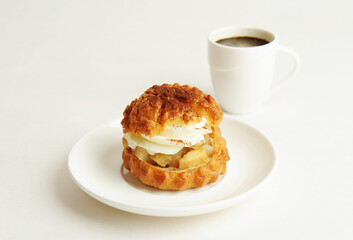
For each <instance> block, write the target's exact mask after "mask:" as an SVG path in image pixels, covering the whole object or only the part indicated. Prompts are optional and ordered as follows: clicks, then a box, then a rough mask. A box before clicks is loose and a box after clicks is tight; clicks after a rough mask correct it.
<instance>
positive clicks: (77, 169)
mask: <svg viewBox="0 0 353 240" xmlns="http://www.w3.org/2000/svg"><path fill="white" fill-rule="evenodd" d="M221 130H222V135H223V136H224V138H225V139H226V141H227V146H228V151H229V155H230V158H231V160H230V161H229V162H228V163H227V172H226V174H225V175H224V176H223V177H221V178H220V179H219V180H218V181H217V182H216V183H213V184H209V185H207V186H205V187H203V188H197V189H190V190H185V191H162V190H157V189H154V188H151V187H148V186H145V185H144V184H142V183H140V182H139V181H138V180H137V179H135V178H134V177H132V176H131V175H130V173H129V172H128V171H126V170H125V169H124V167H123V166H122V159H121V155H122V150H123V147H122V144H121V139H122V129H121V126H120V121H118V120H117V121H112V122H109V123H106V124H104V125H102V126H100V127H98V128H96V129H94V130H92V131H91V132H89V133H88V134H87V135H86V136H84V137H83V138H82V139H81V140H79V141H78V142H77V143H76V144H75V146H74V147H73V148H72V150H71V152H70V155H69V160H68V166H69V170H70V173H71V176H72V178H73V180H74V181H75V182H76V183H77V185H78V186H79V187H81V188H82V189H83V190H84V191H85V192H86V193H88V194H89V195H91V196H92V197H94V198H95V199H97V200H99V201H101V202H103V203H105V204H107V205H110V206H112V207H115V208H118V209H121V210H124V211H128V212H132V213H137V214H143V215H151V216H165V217H177V216H190V215H198V214H204V213H209V212H214V211H217V210H220V209H224V208H227V207H230V206H233V205H235V204H236V203H238V202H239V201H241V200H243V199H244V198H245V197H247V196H249V195H250V194H251V193H253V192H254V191H255V190H257V189H258V188H259V187H260V186H261V185H263V183H264V182H265V180H267V179H268V177H269V176H270V175H271V173H272V172H273V170H274V168H275V165H276V153H275V149H274V147H273V145H272V144H271V142H270V141H269V140H268V139H267V138H266V137H265V136H264V135H263V134H262V133H260V132H259V131H258V130H256V129H254V128H253V127H250V126H249V125H247V124H245V123H243V122H240V121H238V120H235V119H232V118H230V117H228V116H225V117H224V118H223V122H222V124H221Z"/></svg>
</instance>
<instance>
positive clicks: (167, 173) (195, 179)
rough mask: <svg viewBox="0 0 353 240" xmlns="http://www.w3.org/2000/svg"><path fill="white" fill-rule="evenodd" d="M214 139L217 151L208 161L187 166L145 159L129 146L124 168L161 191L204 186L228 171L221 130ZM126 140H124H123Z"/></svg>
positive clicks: (125, 152)
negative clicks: (135, 153) (161, 163)
mask: <svg viewBox="0 0 353 240" xmlns="http://www.w3.org/2000/svg"><path fill="white" fill-rule="evenodd" d="M210 136H211V137H212V139H213V144H212V145H213V147H214V151H213V153H212V155H210V156H209V158H208V161H207V163H204V164H201V165H199V166H196V167H191V168H188V169H178V168H164V167H160V166H158V165H157V166H156V165H153V164H151V163H149V162H146V161H142V160H140V159H139V158H137V157H136V156H135V155H134V154H133V150H132V149H131V148H130V147H127V146H126V147H125V148H124V151H123V156H122V158H123V162H124V167H125V168H126V169H127V170H129V171H130V173H131V175H132V176H134V177H136V178H137V179H139V180H140V181H141V182H142V183H144V184H146V185H148V186H152V187H155V188H158V189H162V190H185V189H189V188H197V187H203V186H205V185H206V184H209V183H213V182H216V181H217V179H218V177H219V175H223V174H225V172H226V162H227V161H228V160H229V155H228V150H227V147H226V142H225V140H224V138H223V137H222V136H221V135H220V130H219V128H218V129H215V131H214V132H213V133H212V134H210ZM123 141H124V140H123Z"/></svg>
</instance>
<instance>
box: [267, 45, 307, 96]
mask: <svg viewBox="0 0 353 240" xmlns="http://www.w3.org/2000/svg"><path fill="white" fill-rule="evenodd" d="M276 50H277V51H278V52H284V53H288V54H289V55H291V56H292V57H293V59H294V66H293V69H292V71H290V72H289V74H288V75H287V76H285V77H284V78H283V79H282V80H280V81H279V82H277V83H275V84H273V85H272V86H271V88H270V94H269V95H272V93H274V92H275V91H277V90H278V89H279V88H280V87H282V86H283V85H284V84H285V83H287V82H288V81H289V80H291V79H292V78H293V77H294V76H295V75H296V74H297V73H298V71H299V68H300V58H299V56H298V54H297V53H296V52H295V51H293V50H292V49H290V48H288V47H284V46H277V49H276Z"/></svg>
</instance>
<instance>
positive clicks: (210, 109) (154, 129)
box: [121, 84, 223, 136]
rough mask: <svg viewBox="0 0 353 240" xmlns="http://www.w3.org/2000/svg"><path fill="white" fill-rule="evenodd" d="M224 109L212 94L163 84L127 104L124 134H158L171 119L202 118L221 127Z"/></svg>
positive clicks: (188, 120)
mask: <svg viewBox="0 0 353 240" xmlns="http://www.w3.org/2000/svg"><path fill="white" fill-rule="evenodd" d="M222 115H223V113H222V110H221V109H220V107H219V106H218V104H217V103H216V101H215V100H214V98H213V97H212V96H210V95H207V94H204V93H203V92H202V91H200V90H199V89H198V88H195V87H190V86H188V85H183V86H181V85H179V84H173V85H171V84H163V85H160V86H159V85H154V86H153V87H151V88H149V89H147V90H146V91H145V93H144V94H142V95H141V96H140V97H139V98H138V99H135V100H134V101H132V102H131V104H130V105H128V106H127V107H126V109H125V111H124V118H123V120H122V121H121V124H122V126H123V129H124V133H126V132H133V133H136V134H145V135H149V136H151V135H155V134H158V133H159V132H161V131H163V129H164V127H165V123H167V122H168V121H182V122H184V123H188V122H190V121H194V120H197V119H200V118H201V117H204V118H206V120H207V121H208V122H209V123H210V124H211V125H216V126H218V125H219V123H220V121H221V119H222Z"/></svg>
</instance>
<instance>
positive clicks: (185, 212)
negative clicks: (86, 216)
mask: <svg viewBox="0 0 353 240" xmlns="http://www.w3.org/2000/svg"><path fill="white" fill-rule="evenodd" d="M224 119H227V120H230V121H234V122H236V123H237V124H240V125H242V127H244V126H245V127H247V128H250V129H251V130H252V131H255V132H256V133H257V134H259V135H260V136H261V137H262V138H263V139H264V140H265V141H266V142H267V144H268V146H269V147H270V148H271V150H272V152H273V159H272V163H273V164H272V166H271V168H270V170H269V171H268V173H266V175H265V177H264V178H263V179H262V180H261V181H260V182H259V183H257V184H256V185H255V186H254V187H252V188H250V189H249V190H247V191H245V192H243V193H241V194H239V195H236V196H233V197H228V198H225V199H221V200H218V201H215V202H211V203H201V204H198V205H192V206H175V207H170V206H141V204H132V203H127V202H126V201H119V202H117V201H116V200H113V199H110V198H109V197H105V196H104V197H103V196H100V195H97V194H96V193H94V192H92V191H91V190H89V189H87V188H86V187H85V186H84V184H82V183H81V182H80V181H79V180H78V179H76V177H75V176H74V174H73V171H72V162H73V161H74V160H72V159H73V154H74V152H75V150H76V148H78V147H79V145H80V143H81V142H82V141H84V140H85V139H86V138H87V137H88V136H89V135H91V134H92V133H94V132H96V131H97V130H98V129H99V128H102V127H105V126H109V125H111V124H112V123H116V122H120V120H121V119H115V120H111V121H108V122H105V123H103V124H101V125H99V126H97V127H95V128H93V129H92V130H90V131H88V132H87V133H86V134H84V135H83V136H82V137H81V138H80V139H79V140H78V141H77V142H76V143H75V144H74V146H73V147H72V148H71V150H70V152H69V155H68V160H67V167H68V170H69V173H70V176H71V178H72V180H73V181H74V182H75V183H76V185H78V186H79V187H80V188H81V189H82V190H83V191H84V192H85V193H87V194H88V195H89V196H91V197H93V198H94V199H96V200H98V201H100V202H102V203H104V204H106V205H108V206H111V207H113V208H116V209H120V210H123V211H127V212H130V213H135V214H139V215H146V216H155V217H183V216H195V215H201V214H207V213H211V212H215V211H219V210H222V209H225V208H228V207H231V206H233V205H235V204H236V203H238V202H240V201H242V200H244V199H246V198H247V197H249V196H251V195H252V194H253V193H254V192H256V191H257V190H258V189H259V188H261V187H262V186H263V185H264V184H266V183H267V182H268V181H269V179H270V178H271V177H272V176H273V174H274V172H275V171H276V169H277V166H278V152H277V149H276V147H275V145H274V144H273V142H272V141H271V140H270V138H269V137H268V136H267V135H266V134H264V133H263V132H262V131H261V130H259V129H257V128H256V127H254V126H252V125H251V124H248V123H246V122H244V121H242V120H239V119H236V118H234V117H232V116H229V115H224ZM222 121H223V120H222Z"/></svg>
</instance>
